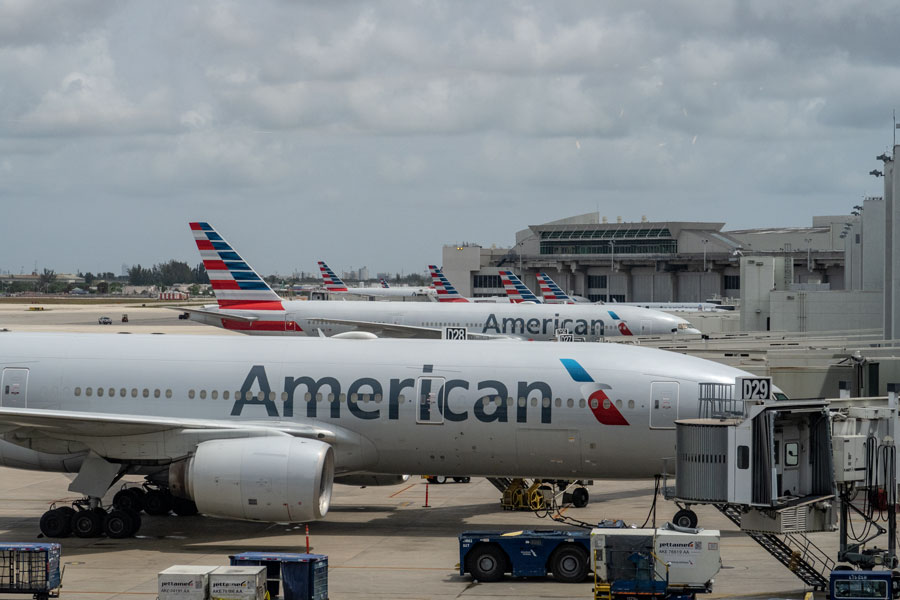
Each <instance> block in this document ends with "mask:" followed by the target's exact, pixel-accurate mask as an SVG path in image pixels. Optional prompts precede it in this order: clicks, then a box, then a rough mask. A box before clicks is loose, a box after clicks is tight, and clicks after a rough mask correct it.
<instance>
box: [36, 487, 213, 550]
mask: <svg viewBox="0 0 900 600" xmlns="http://www.w3.org/2000/svg"><path fill="white" fill-rule="evenodd" d="M142 511H143V512H146V513H147V514H148V515H153V516H162V515H168V514H169V513H170V512H174V513H175V514H176V515H178V516H190V515H196V514H197V505H196V504H194V502H193V501H191V500H186V499H184V498H176V497H175V496H173V495H172V494H171V493H170V492H169V490H168V489H166V488H164V487H161V486H157V485H154V484H151V483H146V484H144V486H143V487H123V488H122V489H121V490H119V491H118V492H116V495H115V496H113V503H112V506H111V507H106V508H104V507H103V506H101V504H100V499H99V498H85V499H82V500H76V501H75V502H73V503H72V506H61V507H56V506H55V505H54V506H51V508H50V510H48V511H47V512H45V513H44V514H43V515H42V516H41V533H43V534H44V536H45V537H48V538H64V537H69V536H70V535H75V536H76V537H80V538H96V537H101V536H103V535H105V536H106V537H109V538H113V539H121V538H127V537H132V536H134V535H135V534H136V533H137V532H138V531H139V530H140V528H141V512H142Z"/></svg>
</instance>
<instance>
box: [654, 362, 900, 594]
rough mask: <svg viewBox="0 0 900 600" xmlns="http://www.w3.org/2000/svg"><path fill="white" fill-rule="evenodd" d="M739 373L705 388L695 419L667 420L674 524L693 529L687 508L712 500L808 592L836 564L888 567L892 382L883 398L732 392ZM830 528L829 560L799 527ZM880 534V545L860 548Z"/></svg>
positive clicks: (894, 490) (893, 561)
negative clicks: (672, 448)
mask: <svg viewBox="0 0 900 600" xmlns="http://www.w3.org/2000/svg"><path fill="white" fill-rule="evenodd" d="M741 379H745V380H744V381H741ZM746 379H749V378H739V380H738V381H737V382H736V384H735V386H734V387H733V388H732V387H731V386H727V385H721V386H720V387H722V389H721V390H719V389H717V390H706V391H709V392H711V393H708V394H705V396H706V397H705V398H704V397H701V406H700V412H699V415H698V416H699V418H696V419H681V420H678V421H676V458H675V462H676V473H677V478H676V481H675V488H674V490H672V489H671V488H668V487H666V485H665V483H664V484H663V493H664V495H665V496H666V498H667V499H669V500H674V501H675V502H676V504H678V506H679V508H681V510H680V511H679V512H678V514H676V516H675V518H674V522H675V523H676V524H678V525H683V526H688V527H693V526H696V523H697V517H696V514H695V513H694V512H693V511H692V510H690V507H691V506H692V505H694V504H711V505H713V506H714V507H715V508H716V509H718V510H719V511H720V512H722V513H723V514H724V515H725V516H726V517H727V518H728V519H729V520H730V521H732V522H733V523H734V524H735V525H737V526H738V527H739V528H740V529H741V531H743V532H744V533H746V534H747V535H748V536H749V537H750V538H751V539H753V540H754V541H755V542H756V543H757V544H759V545H760V547H762V548H763V549H764V550H766V552H768V553H769V554H771V555H772V556H773V557H774V558H775V559H776V560H778V562H780V563H781V564H782V565H784V566H785V567H787V568H788V569H789V570H790V571H791V572H792V573H794V574H795V575H796V576H797V577H798V578H799V579H800V580H801V581H803V582H804V583H805V584H806V585H808V586H810V587H812V588H814V589H816V590H826V589H828V585H829V577H830V574H831V571H832V570H834V568H835V563H836V562H840V563H847V564H850V565H854V566H855V567H856V568H858V569H866V570H868V569H872V568H875V567H879V568H887V569H894V568H896V567H897V566H898V558H897V548H896V545H897V544H896V531H895V530H896V507H897V498H898V496H900V493H898V492H900V490H898V487H897V481H898V479H900V476H898V473H900V461H897V459H896V446H895V442H894V440H895V439H896V438H897V434H898V433H900V402H898V391H900V387H898V386H897V385H896V384H890V385H889V386H888V396H887V398H883V397H880V398H848V399H838V400H789V399H786V398H783V397H782V398H778V399H776V398H774V397H771V396H770V394H768V393H765V394H763V395H762V396H761V397H757V398H754V397H747V396H744V395H743V392H741V397H738V395H739V394H738V393H736V392H737V391H738V390H741V389H742V386H743V387H746V385H745V384H746V383H747V382H746ZM763 379H766V378H758V379H756V381H755V382H754V383H755V384H758V383H759V382H760V380H763ZM763 383H765V382H764V381H763ZM717 385H719V384H717ZM701 386H703V384H701ZM726 388H731V389H726ZM764 388H765V386H764ZM767 389H768V390H770V389H771V384H770V383H769V387H768V388H767ZM702 391H703V390H702ZM704 400H706V401H704ZM663 472H664V475H663V476H664V477H667V476H668V470H667V469H666V468H665V461H664V471H663ZM856 492H861V493H863V494H864V496H863V498H864V500H863V509H860V508H857V507H856V506H855V505H854V503H853V497H854V496H855V494H856ZM851 511H852V512H853V513H854V514H855V516H857V517H861V518H862V519H863V520H864V521H865V526H864V527H863V528H862V529H861V530H860V531H855V530H854V529H853V527H851V526H850V525H851V524H850V513H851ZM885 515H886V516H885ZM879 521H886V522H887V527H882V526H881V525H880V524H879V523H878V522H879ZM838 524H839V527H838ZM836 531H838V532H839V534H838V535H839V536H840V549H839V551H838V553H837V556H836V557H835V559H836V560H834V559H832V557H830V556H828V554H826V553H825V552H824V551H823V550H822V549H821V548H820V547H818V546H817V545H816V544H815V543H813V541H812V540H811V539H810V538H809V537H808V534H810V533H815V532H828V533H833V532H836ZM885 533H886V534H887V536H888V539H887V544H886V545H884V544H882V545H884V546H886V547H882V548H879V547H878V546H868V544H869V543H870V542H872V541H873V540H875V538H876V537H877V536H879V535H881V534H885ZM841 568H844V567H841ZM846 568H850V567H846Z"/></svg>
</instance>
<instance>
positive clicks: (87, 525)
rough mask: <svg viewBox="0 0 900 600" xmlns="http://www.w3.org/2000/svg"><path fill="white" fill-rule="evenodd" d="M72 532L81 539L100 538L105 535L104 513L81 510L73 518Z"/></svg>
mask: <svg viewBox="0 0 900 600" xmlns="http://www.w3.org/2000/svg"><path fill="white" fill-rule="evenodd" d="M72 531H73V532H74V533H75V535H76V536H78V537H80V538H94V537H100V534H101V533H103V513H102V512H97V511H95V510H91V509H87V510H80V511H78V512H77V513H75V516H73V517H72Z"/></svg>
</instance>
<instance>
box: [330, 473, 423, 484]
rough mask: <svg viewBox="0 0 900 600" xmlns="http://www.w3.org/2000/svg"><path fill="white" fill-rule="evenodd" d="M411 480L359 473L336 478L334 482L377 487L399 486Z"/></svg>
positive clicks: (397, 476)
mask: <svg viewBox="0 0 900 600" xmlns="http://www.w3.org/2000/svg"><path fill="white" fill-rule="evenodd" d="M407 480H409V475H385V474H383V473H358V474H355V475H341V476H340V477H335V478H334V482H335V483H339V484H341V485H356V486H372V487H374V486H377V485H397V484H400V483H404V482H406V481H407Z"/></svg>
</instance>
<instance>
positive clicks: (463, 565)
mask: <svg viewBox="0 0 900 600" xmlns="http://www.w3.org/2000/svg"><path fill="white" fill-rule="evenodd" d="M590 544H591V533H590V531H587V530H571V531H564V530H563V531H560V530H556V531H538V530H525V531H512V532H508V533H504V532H502V531H466V532H463V533H461V534H459V574H460V575H465V574H466V573H470V574H471V575H472V577H474V578H475V579H477V580H478V581H499V580H500V579H502V578H503V575H504V574H505V573H511V574H512V575H513V577H527V576H543V575H546V574H547V573H548V572H549V573H553V578H554V579H556V580H557V581H562V582H565V583H578V582H581V581H584V579H585V578H586V577H587V574H588V571H589V570H590Z"/></svg>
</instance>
